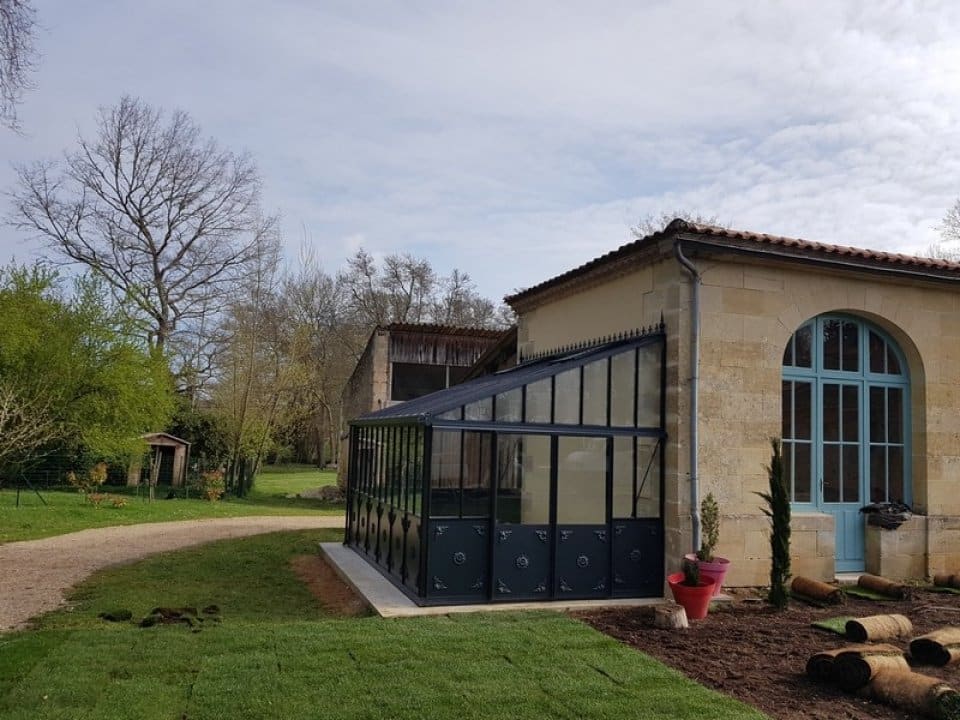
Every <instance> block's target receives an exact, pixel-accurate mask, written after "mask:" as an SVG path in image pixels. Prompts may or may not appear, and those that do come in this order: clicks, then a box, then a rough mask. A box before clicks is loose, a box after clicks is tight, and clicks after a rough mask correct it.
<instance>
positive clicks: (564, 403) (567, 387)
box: [553, 368, 580, 425]
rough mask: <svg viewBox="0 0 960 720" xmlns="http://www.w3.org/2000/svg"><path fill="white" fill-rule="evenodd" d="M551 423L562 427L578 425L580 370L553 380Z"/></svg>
mask: <svg viewBox="0 0 960 720" xmlns="http://www.w3.org/2000/svg"><path fill="white" fill-rule="evenodd" d="M554 392H555V397H554V405H553V421H554V422H555V423H560V424H564V425H578V424H579V423H580V368H574V369H573V370H567V371H566V372H562V373H560V374H559V375H557V376H556V377H555V378H554Z"/></svg>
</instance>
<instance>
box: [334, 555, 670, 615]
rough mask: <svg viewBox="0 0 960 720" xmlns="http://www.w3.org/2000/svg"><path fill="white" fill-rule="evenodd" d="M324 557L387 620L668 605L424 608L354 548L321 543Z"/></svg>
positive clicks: (621, 602) (629, 601) (630, 601)
mask: <svg viewBox="0 0 960 720" xmlns="http://www.w3.org/2000/svg"><path fill="white" fill-rule="evenodd" d="M320 555H321V556H323V557H324V558H326V560H327V561H328V562H329V563H330V565H331V567H333V569H334V570H335V571H336V572H337V574H338V575H339V576H340V577H341V578H343V580H344V582H346V583H347V584H348V585H350V587H352V588H353V589H354V590H356V591H357V592H358V593H359V594H360V595H361V596H363V598H364V600H366V601H367V604H368V605H370V607H371V608H373V610H374V612H376V613H377V615H379V616H380V617H385V618H391V617H416V616H419V615H447V614H448V613H470V612H493V611H504V610H514V611H516V610H586V609H591V608H603V607H640V606H643V605H659V604H661V603H663V602H664V600H663V598H622V599H610V600H568V601H563V600H554V601H550V602H518V603H489V604H484V605H431V606H429V607H421V606H419V605H417V604H416V603H415V602H413V600H411V599H410V598H409V597H407V596H406V595H404V594H403V593H402V592H401V591H400V590H398V589H397V588H396V587H395V586H394V585H393V583H391V582H390V581H389V580H387V578H385V577H384V576H383V575H382V574H380V572H379V571H378V570H377V569H376V568H374V567H373V566H372V565H371V564H370V563H368V562H367V561H366V560H364V559H363V558H362V557H360V556H359V555H357V553H355V552H354V551H353V550H351V549H350V548H348V547H346V546H344V545H341V544H340V543H335V542H331V543H320Z"/></svg>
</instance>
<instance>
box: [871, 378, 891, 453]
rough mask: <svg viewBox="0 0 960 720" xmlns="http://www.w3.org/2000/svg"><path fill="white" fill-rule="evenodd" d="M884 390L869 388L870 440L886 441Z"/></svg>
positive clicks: (876, 441) (875, 441)
mask: <svg viewBox="0 0 960 720" xmlns="http://www.w3.org/2000/svg"><path fill="white" fill-rule="evenodd" d="M885 400H886V391H885V390H884V389H883V388H881V387H872V388H870V442H874V443H878V442H881V443H882V442H886V440H887V427H886V419H887V413H886V402H885Z"/></svg>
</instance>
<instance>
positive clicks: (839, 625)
mask: <svg viewBox="0 0 960 720" xmlns="http://www.w3.org/2000/svg"><path fill="white" fill-rule="evenodd" d="M853 619H855V618H854V617H853V616H852V615H841V616H839V617H834V618H827V619H826V620H817V621H815V622H812V623H810V625H811V626H812V627H815V628H818V629H820V630H826V631H828V632H832V633H836V634H837V635H846V634H847V621H848V620H853Z"/></svg>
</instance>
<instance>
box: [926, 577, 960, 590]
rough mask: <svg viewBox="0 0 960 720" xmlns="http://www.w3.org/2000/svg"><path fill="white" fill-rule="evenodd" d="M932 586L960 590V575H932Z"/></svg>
mask: <svg viewBox="0 0 960 720" xmlns="http://www.w3.org/2000/svg"><path fill="white" fill-rule="evenodd" d="M933 584H934V585H935V586H936V587H943V588H954V589H960V575H947V574H942V575H934V576H933Z"/></svg>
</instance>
